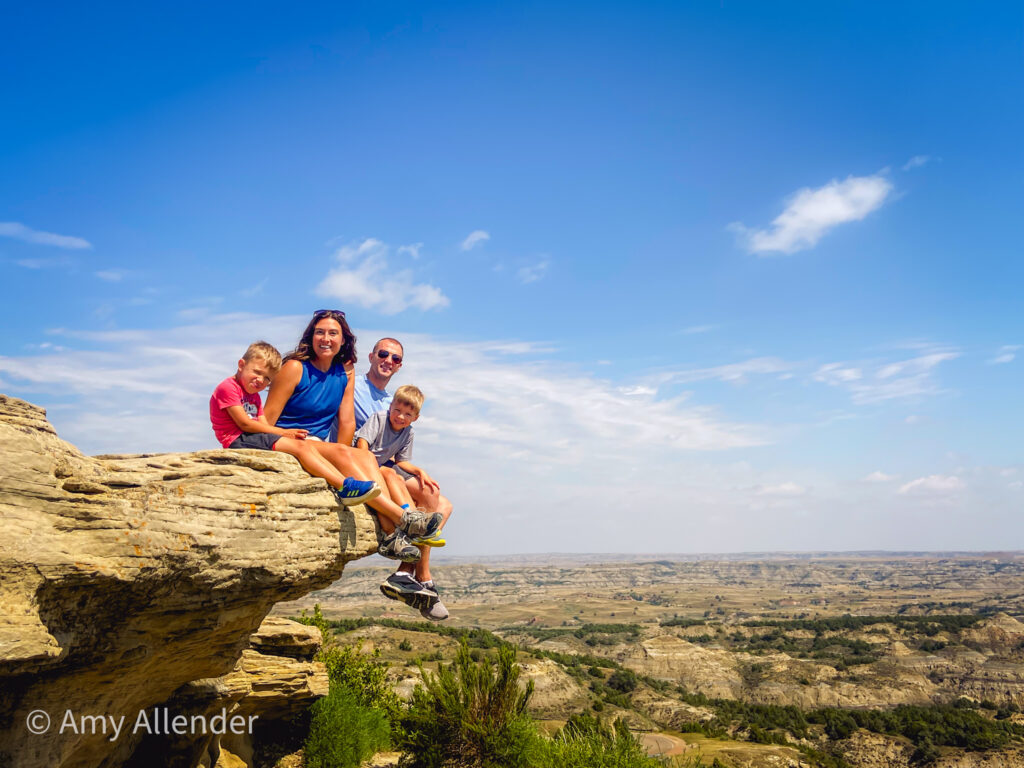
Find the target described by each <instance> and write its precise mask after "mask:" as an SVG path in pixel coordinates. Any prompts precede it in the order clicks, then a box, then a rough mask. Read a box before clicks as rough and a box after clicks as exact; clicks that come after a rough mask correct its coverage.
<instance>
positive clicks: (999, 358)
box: [988, 344, 1020, 365]
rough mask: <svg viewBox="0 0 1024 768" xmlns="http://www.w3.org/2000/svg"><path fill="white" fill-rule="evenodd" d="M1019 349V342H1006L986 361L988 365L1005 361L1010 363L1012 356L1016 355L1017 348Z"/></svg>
mask: <svg viewBox="0 0 1024 768" xmlns="http://www.w3.org/2000/svg"><path fill="white" fill-rule="evenodd" d="M1019 349H1020V345H1019V344H1007V345H1005V346H1002V347H1000V348H999V351H998V352H997V353H996V356H995V357H993V358H992V359H991V360H989V361H988V363H989V365H1003V364H1005V363H1012V362H1013V361H1014V358H1016V357H1017V350H1019Z"/></svg>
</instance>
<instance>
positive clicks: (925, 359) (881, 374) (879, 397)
mask: <svg viewBox="0 0 1024 768" xmlns="http://www.w3.org/2000/svg"><path fill="white" fill-rule="evenodd" d="M957 357H959V352H957V351H954V350H951V349H945V348H939V347H934V348H933V351H930V352H928V353H926V354H923V355H918V356H916V357H912V358H908V359H904V360H896V361H893V362H887V363H881V362H878V361H875V362H874V363H871V364H867V363H862V364H858V365H856V366H853V365H851V364H848V363H828V364H826V365H823V366H821V367H820V368H818V370H817V371H816V372H815V373H814V375H813V376H812V378H813V380H814V381H817V382H819V383H822V384H828V385H829V386H833V387H842V388H844V389H846V390H847V391H849V392H850V395H851V398H852V400H853V402H854V403H856V404H857V405H868V404H872V403H880V402H883V401H885V400H893V399H899V398H909V397H923V396H925V395H937V394H940V393H942V392H943V390H942V388H941V387H940V386H939V385H938V383H937V382H936V381H935V379H934V372H935V368H936V367H937V366H938V365H939V364H941V363H944V362H947V361H949V360H955V359H956V358H957ZM869 365H873V366H874V370H873V371H866V370H865V369H866V368H867V367H868V366H869Z"/></svg>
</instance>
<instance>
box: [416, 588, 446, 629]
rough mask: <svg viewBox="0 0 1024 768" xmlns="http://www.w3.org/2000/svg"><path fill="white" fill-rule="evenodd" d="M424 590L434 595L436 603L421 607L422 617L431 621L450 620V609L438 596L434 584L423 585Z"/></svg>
mask: <svg viewBox="0 0 1024 768" xmlns="http://www.w3.org/2000/svg"><path fill="white" fill-rule="evenodd" d="M423 588H424V589H426V590H429V591H430V592H431V593H433V597H434V601H433V603H432V604H430V605H425V606H421V607H420V616H422V617H423V618H424V619H430V621H444V620H445V619H447V618H448V609H447V608H446V607H445V604H444V603H442V602H441V598H440V597H439V596H438V594H437V587H436V586H434V582H432V581H431V582H428V583H426V584H424V585H423Z"/></svg>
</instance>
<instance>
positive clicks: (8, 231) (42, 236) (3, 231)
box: [0, 221, 92, 251]
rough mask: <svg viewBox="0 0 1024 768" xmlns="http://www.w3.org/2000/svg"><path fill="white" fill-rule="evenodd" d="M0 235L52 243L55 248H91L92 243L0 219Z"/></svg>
mask: <svg viewBox="0 0 1024 768" xmlns="http://www.w3.org/2000/svg"><path fill="white" fill-rule="evenodd" d="M0 237H13V238H14V239H15V240H22V241H24V242H26V243H35V244H36V245H52V246H54V247H55V248H68V249H70V250H75V251H77V250H89V249H91V248H92V243H90V242H89V241H88V240H84V239H82V238H81V237H71V236H70V235H55V234H54V233H52V232H43V231H41V230H38V229H30V228H29V227H26V226H25V225H24V224H20V223H18V222H17V221H0Z"/></svg>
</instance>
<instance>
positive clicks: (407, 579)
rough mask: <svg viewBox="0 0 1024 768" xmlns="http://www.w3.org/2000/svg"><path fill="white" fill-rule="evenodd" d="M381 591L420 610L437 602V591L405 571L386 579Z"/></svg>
mask: <svg viewBox="0 0 1024 768" xmlns="http://www.w3.org/2000/svg"><path fill="white" fill-rule="evenodd" d="M380 591H381V592H382V593H383V595H384V597H387V598H390V599H391V600H398V601H400V602H403V603H405V604H406V605H409V606H412V607H413V608H418V609H420V610H422V609H423V608H430V606H431V605H432V604H433V603H435V602H437V593H436V592H434V591H433V590H430V589H427V588H426V587H424V586H423V585H422V584H420V583H419V582H418V581H416V579H414V578H413V577H412V576H411V575H410V574H408V573H405V572H403V571H399V572H398V573H393V574H391V575H390V576H388V577H387V578H386V579H384V581H382V582H381V584H380Z"/></svg>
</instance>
